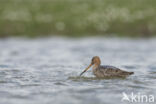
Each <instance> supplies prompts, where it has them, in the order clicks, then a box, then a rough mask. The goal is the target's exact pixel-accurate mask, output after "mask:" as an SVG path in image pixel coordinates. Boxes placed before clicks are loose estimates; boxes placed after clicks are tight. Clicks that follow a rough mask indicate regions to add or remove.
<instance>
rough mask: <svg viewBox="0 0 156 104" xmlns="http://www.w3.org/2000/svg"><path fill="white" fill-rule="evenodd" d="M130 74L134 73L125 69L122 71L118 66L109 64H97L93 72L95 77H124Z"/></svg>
mask: <svg viewBox="0 0 156 104" xmlns="http://www.w3.org/2000/svg"><path fill="white" fill-rule="evenodd" d="M131 74H134V73H133V72H127V71H124V70H121V69H119V68H116V67H114V66H109V65H103V66H99V67H98V68H97V69H96V71H95V72H94V75H95V76H96V77H126V76H128V75H131Z"/></svg>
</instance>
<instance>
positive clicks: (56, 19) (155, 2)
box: [0, 0, 156, 37]
mask: <svg viewBox="0 0 156 104" xmlns="http://www.w3.org/2000/svg"><path fill="white" fill-rule="evenodd" d="M50 35H52V36H53V35H55V36H69V37H81V36H95V35H102V36H119V37H122V36H124V37H151V36H156V0H0V37H8V36H11V37H12V36H26V37H38V36H50Z"/></svg>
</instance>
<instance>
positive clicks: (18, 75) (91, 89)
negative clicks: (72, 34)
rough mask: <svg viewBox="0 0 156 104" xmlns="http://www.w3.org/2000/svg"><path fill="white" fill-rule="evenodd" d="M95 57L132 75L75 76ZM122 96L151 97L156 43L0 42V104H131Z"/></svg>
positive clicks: (155, 86) (98, 40)
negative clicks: (102, 77)
mask: <svg viewBox="0 0 156 104" xmlns="http://www.w3.org/2000/svg"><path fill="white" fill-rule="evenodd" d="M95 55H98V56H100V57H101V60H102V63H103V65H113V66H116V67H119V68H121V69H124V70H127V71H134V72H135V74H134V75H132V76H130V77H128V78H125V79H96V78H95V77H94V76H93V75H92V72H91V70H89V71H88V72H86V73H85V74H84V75H83V77H81V78H80V77H78V75H79V74H80V73H81V72H82V71H83V70H84V68H86V67H87V65H88V64H89V63H90V61H91V58H92V57H93V56H95ZM123 92H125V93H127V94H131V93H132V92H134V93H135V94H138V93H141V94H146V95H154V96H156V39H148V40H144V39H139V40H137V39H136V40H132V39H115V38H113V39H110V38H108V39H107V38H89V39H87V38H84V39H64V38H49V39H47V38H45V39H0V104H122V103H123V104H130V103H129V102H127V101H124V102H122V101H121V99H122V96H123V95H122V93H123ZM155 102H156V99H155Z"/></svg>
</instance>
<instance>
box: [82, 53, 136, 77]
mask: <svg viewBox="0 0 156 104" xmlns="http://www.w3.org/2000/svg"><path fill="white" fill-rule="evenodd" d="M91 66H93V74H94V75H95V76H96V77H98V78H104V77H126V76H129V75H132V74H134V72H127V71H124V70H121V69H119V68H116V67H114V66H102V65H101V60H100V58H99V57H98V56H95V57H93V58H92V61H91V64H90V65H89V66H88V67H87V68H86V69H85V70H84V71H83V72H82V73H81V74H80V76H81V75H82V74H83V73H84V72H86V71H87V70H88V69H89V68H90V67H91Z"/></svg>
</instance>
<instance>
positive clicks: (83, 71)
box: [80, 64, 92, 76]
mask: <svg viewBox="0 0 156 104" xmlns="http://www.w3.org/2000/svg"><path fill="white" fill-rule="evenodd" d="M91 66H92V64H90V65H89V66H88V67H87V68H86V69H85V70H84V71H83V72H82V73H81V74H80V76H81V75H82V74H83V73H85V72H86V71H87V70H88V69H89V68H90V67H91Z"/></svg>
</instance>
